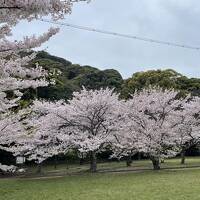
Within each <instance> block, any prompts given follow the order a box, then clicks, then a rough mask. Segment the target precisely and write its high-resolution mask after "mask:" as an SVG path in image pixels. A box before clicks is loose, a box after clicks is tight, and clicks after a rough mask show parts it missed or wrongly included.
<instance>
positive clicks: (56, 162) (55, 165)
mask: <svg viewBox="0 0 200 200" xmlns="http://www.w3.org/2000/svg"><path fill="white" fill-rule="evenodd" d="M57 165H58V158H57V155H55V157H54V169H57Z"/></svg>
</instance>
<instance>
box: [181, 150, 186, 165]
mask: <svg viewBox="0 0 200 200" xmlns="http://www.w3.org/2000/svg"><path fill="white" fill-rule="evenodd" d="M184 164H185V150H184V149H183V150H182V151H181V165H184Z"/></svg>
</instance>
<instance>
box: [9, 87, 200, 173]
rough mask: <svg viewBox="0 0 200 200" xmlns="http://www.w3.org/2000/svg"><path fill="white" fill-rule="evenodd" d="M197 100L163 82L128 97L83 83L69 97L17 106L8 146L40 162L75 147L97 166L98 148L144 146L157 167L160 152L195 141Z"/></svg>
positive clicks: (119, 152)
mask: <svg viewBox="0 0 200 200" xmlns="http://www.w3.org/2000/svg"><path fill="white" fill-rule="evenodd" d="M199 105H200V98H198V97H194V98H192V97H190V96H188V97H186V98H184V99H183V98H181V99H180V98H178V92H176V91H174V90H163V89H161V88H149V89H144V90H142V91H141V92H135V94H133V95H132V98H131V99H130V100H128V101H123V100H119V96H118V94H116V93H114V92H113V90H111V89H108V88H107V89H101V90H86V89H85V88H83V90H82V91H80V92H75V93H74V94H73V99H71V100H69V101H68V102H65V101H58V102H46V101H43V102H41V101H35V102H34V104H33V105H32V106H31V107H29V108H27V109H26V110H23V111H21V112H19V113H18V117H19V119H21V120H20V121H19V122H17V124H18V125H17V127H20V137H18V138H17V140H16V142H15V144H14V145H13V144H12V145H11V146H10V147H8V148H7V150H8V151H12V152H13V153H14V155H24V156H26V157H27V158H28V159H29V160H35V161H36V162H37V163H42V162H43V161H44V160H46V159H47V158H49V157H52V156H54V155H58V154H60V153H67V152H68V151H69V150H71V149H78V151H79V152H80V153H84V154H89V155H90V161H91V171H92V172H95V171H96V169H97V166H96V154H97V153H98V152H101V151H104V150H105V149H107V148H108V147H109V148H110V149H111V150H112V152H113V155H112V156H113V157H117V158H121V157H124V156H132V155H134V154H135V153H138V152H142V153H144V154H146V155H147V156H148V157H149V158H150V159H151V161H152V163H153V167H154V169H160V166H159V163H160V159H161V158H166V157H174V156H176V155H177V154H179V153H181V152H182V151H185V150H186V149H187V148H189V147H190V146H191V145H194V144H198V143H199V139H200V132H199V122H200V118H199V114H200V106H199ZM19 124H20V125H19ZM11 128H12V126H11ZM11 132H12V131H10V133H11ZM22 133H23V134H22ZM7 135H9V134H8V133H7ZM12 136H13V134H12Z"/></svg>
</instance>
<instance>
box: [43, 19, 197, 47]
mask: <svg viewBox="0 0 200 200" xmlns="http://www.w3.org/2000/svg"><path fill="white" fill-rule="evenodd" d="M40 21H42V22H47V23H51V24H56V25H61V26H66V27H70V28H74V29H79V30H84V31H90V32H96V33H101V34H106V35H112V36H118V37H123V38H129V39H134V40H140V41H144V42H150V43H156V44H161V45H168V46H174V47H180V48H185V49H193V50H200V47H197V46H190V45H186V44H179V43H174V42H167V41H162V40H156V39H151V38H145V37H139V36H135V35H130V34H123V33H117V32H112V31H107V30H101V29H96V28H91V27H86V26H80V25H75V24H70V23H67V22H57V21H52V20H47V19H40Z"/></svg>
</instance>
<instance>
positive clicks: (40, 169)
mask: <svg viewBox="0 0 200 200" xmlns="http://www.w3.org/2000/svg"><path fill="white" fill-rule="evenodd" d="M36 173H37V174H41V173H42V163H38V166H37V172H36Z"/></svg>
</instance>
